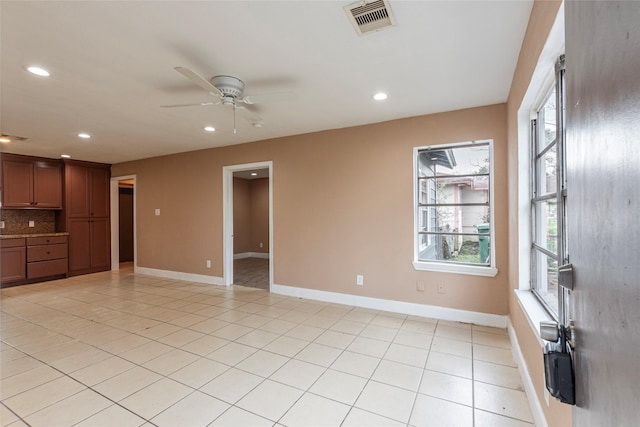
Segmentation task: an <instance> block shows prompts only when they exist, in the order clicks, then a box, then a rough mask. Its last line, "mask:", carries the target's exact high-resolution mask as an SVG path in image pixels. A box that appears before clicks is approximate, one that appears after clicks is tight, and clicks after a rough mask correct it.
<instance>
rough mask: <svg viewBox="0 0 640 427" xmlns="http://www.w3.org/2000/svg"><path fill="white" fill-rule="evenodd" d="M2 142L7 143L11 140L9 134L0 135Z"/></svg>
mask: <svg viewBox="0 0 640 427" xmlns="http://www.w3.org/2000/svg"><path fill="white" fill-rule="evenodd" d="M0 142H2V143H3V144H7V143H9V142H11V138H9V137H7V136H2V137H0Z"/></svg>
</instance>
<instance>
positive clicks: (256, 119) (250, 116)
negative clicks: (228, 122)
mask: <svg viewBox="0 0 640 427" xmlns="http://www.w3.org/2000/svg"><path fill="white" fill-rule="evenodd" d="M234 108H235V110H236V112H237V113H238V114H239V115H241V116H242V117H243V118H245V119H247V120H249V121H250V122H252V123H261V122H262V117H260V116H258V115H257V114H255V113H254V112H253V111H249V109H247V108H245V107H242V106H238V105H236V106H235V107H234Z"/></svg>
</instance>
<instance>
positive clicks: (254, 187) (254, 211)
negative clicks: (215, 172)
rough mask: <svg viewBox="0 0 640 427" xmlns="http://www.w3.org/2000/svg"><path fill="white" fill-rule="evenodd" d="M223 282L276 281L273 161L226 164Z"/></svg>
mask: <svg viewBox="0 0 640 427" xmlns="http://www.w3.org/2000/svg"><path fill="white" fill-rule="evenodd" d="M223 186H224V188H223V199H224V219H223V220H224V283H225V285H227V286H228V285H231V284H235V285H239V286H249V287H254V288H259V289H266V290H269V289H270V288H271V284H272V283H273V243H272V242H273V238H272V236H273V209H272V205H273V180H272V162H260V163H248V164H243V165H234V166H225V167H224V168H223Z"/></svg>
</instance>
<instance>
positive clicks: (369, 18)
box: [344, 0, 396, 36]
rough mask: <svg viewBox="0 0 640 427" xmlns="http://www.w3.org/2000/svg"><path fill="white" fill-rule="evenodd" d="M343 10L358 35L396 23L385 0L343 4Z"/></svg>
mask: <svg viewBox="0 0 640 427" xmlns="http://www.w3.org/2000/svg"><path fill="white" fill-rule="evenodd" d="M344 10H345V12H347V16H348V17H349V21H350V22H351V25H353V28H355V30H356V33H358V35H360V36H361V35H363V34H366V33H370V32H372V31H378V30H382V29H384V28H389V27H392V26H394V25H395V24H396V20H395V18H394V17H393V15H392V13H391V7H390V6H389V2H388V1H387V0H375V1H359V2H356V3H352V4H350V5H347V6H345V7H344Z"/></svg>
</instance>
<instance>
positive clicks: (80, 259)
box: [67, 218, 91, 274]
mask: <svg viewBox="0 0 640 427" xmlns="http://www.w3.org/2000/svg"><path fill="white" fill-rule="evenodd" d="M67 226H68V231H69V273H70V274H72V273H87V272H89V271H90V270H91V228H90V223H89V219H88V218H71V219H69V222H68V224H67Z"/></svg>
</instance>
